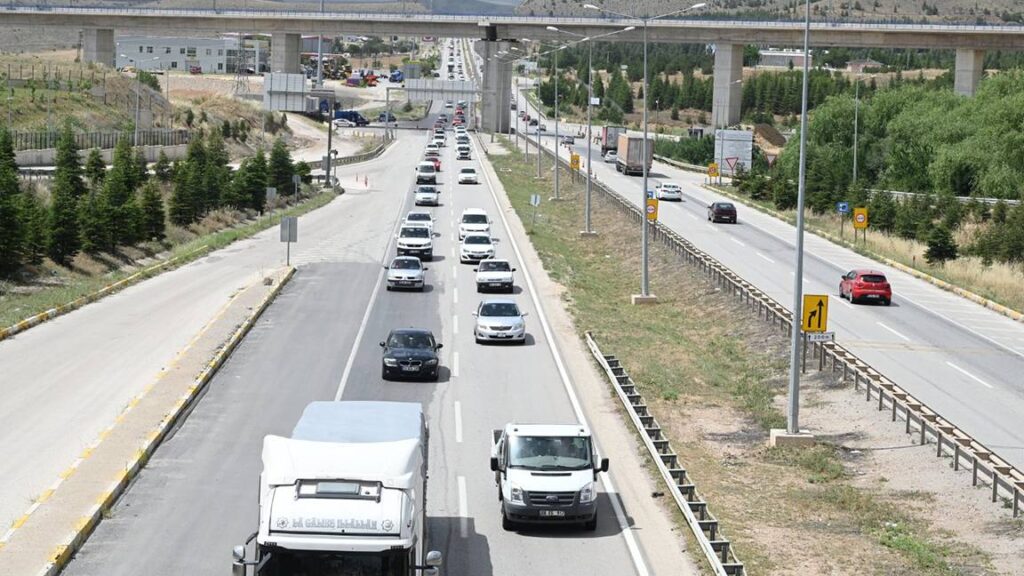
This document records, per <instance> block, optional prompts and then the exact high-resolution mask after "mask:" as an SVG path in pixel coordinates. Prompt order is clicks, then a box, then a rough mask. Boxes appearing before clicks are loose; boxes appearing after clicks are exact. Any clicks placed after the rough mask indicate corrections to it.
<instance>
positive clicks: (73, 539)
mask: <svg viewBox="0 0 1024 576" xmlns="http://www.w3.org/2000/svg"><path fill="white" fill-rule="evenodd" d="M294 274H295V268H288V271H287V272H286V273H285V274H284V276H283V277H282V278H281V280H280V281H278V283H277V286H276V287H275V288H274V289H273V290H272V291H270V293H268V294H267V296H266V297H265V298H264V299H263V302H262V303H261V304H260V305H259V307H257V308H256V309H255V310H253V312H252V314H250V315H249V318H248V319H247V320H246V321H245V322H243V323H242V325H241V326H239V327H238V329H237V330H235V332H234V333H233V334H232V335H231V338H229V339H228V341H227V342H226V343H225V344H224V346H223V347H222V348H221V349H220V351H219V352H217V354H216V355H215V356H214V357H213V359H212V360H210V362H209V363H207V365H206V367H205V368H204V369H203V371H202V372H200V373H199V375H198V376H197V377H196V379H195V381H194V382H193V384H192V386H191V387H189V391H188V392H187V393H186V394H184V395H182V396H181V398H179V399H178V402H177V403H176V404H175V406H174V409H173V410H172V411H171V412H170V413H169V414H167V415H166V416H165V417H164V419H163V420H162V421H161V422H160V424H158V425H157V427H156V428H155V429H153V430H152V431H151V432H150V433H149V434H148V435H147V437H146V442H145V444H144V445H143V446H142V447H140V448H139V449H138V451H137V452H136V453H135V457H134V459H133V460H132V461H131V462H129V463H127V464H126V466H125V469H124V470H123V471H122V472H121V474H120V476H119V477H118V479H117V480H116V481H115V482H114V483H113V484H111V486H110V487H109V488H108V489H106V490H105V491H104V492H103V494H102V495H101V496H100V497H99V498H97V499H96V504H95V505H94V506H93V507H92V509H91V510H90V511H89V513H88V515H86V516H83V517H82V518H81V520H80V521H79V522H78V524H77V525H76V526H75V528H74V531H73V532H72V534H71V535H70V536H69V537H68V538H67V540H66V541H65V542H63V543H62V544H60V545H58V546H57V547H56V548H55V549H54V552H53V555H52V557H51V560H50V563H49V564H48V565H47V566H46V567H45V568H43V569H42V570H40V571H39V572H38V575H37V576H57V575H58V574H60V572H61V571H62V570H63V569H64V568H65V566H67V563H68V562H69V561H70V560H71V557H72V556H73V555H74V553H75V552H77V551H78V549H79V548H80V547H81V546H82V544H84V543H85V541H86V540H87V539H88V537H89V535H90V534H92V531H93V530H94V529H95V528H96V526H97V525H98V524H99V523H100V521H101V520H102V518H103V514H104V513H105V512H106V511H107V510H109V509H110V508H111V506H113V505H114V503H115V502H116V501H117V499H118V498H119V497H120V496H121V494H122V493H123V492H124V490H125V489H126V488H127V487H128V485H129V484H130V483H131V481H132V480H133V479H134V478H135V477H136V476H137V475H138V474H139V472H140V471H141V470H142V468H143V467H144V466H145V465H146V462H148V461H149V458H150V457H151V456H152V455H153V453H154V452H155V451H156V449H157V447H159V446H160V444H161V442H162V441H163V439H164V438H165V437H166V436H167V433H168V432H169V431H170V430H171V429H172V428H173V427H174V425H175V424H177V422H178V420H179V419H180V418H181V416H182V415H183V414H184V413H185V412H186V411H187V410H188V408H190V407H191V405H192V403H193V402H194V401H195V399H196V398H198V396H199V395H200V394H201V393H202V391H203V390H204V389H205V388H206V385H207V384H208V383H209V382H210V380H211V379H212V378H213V376H214V375H215V374H216V373H217V371H218V370H219V369H220V367H221V366H222V365H223V364H224V362H225V361H226V360H227V359H228V358H229V357H230V356H231V353H232V352H234V350H235V348H237V347H238V344H239V343H241V341H242V339H243V338H245V335H246V334H248V333H249V330H250V329H252V327H253V326H254V325H255V324H256V321H257V320H259V318H260V316H262V315H263V312H264V311H265V310H266V309H267V307H269V306H270V303H271V302H273V301H274V299H275V298H276V297H277V295H278V294H279V293H280V292H281V290H282V289H283V288H284V286H285V284H287V283H288V281H289V280H291V278H292V276H293V275H294Z"/></svg>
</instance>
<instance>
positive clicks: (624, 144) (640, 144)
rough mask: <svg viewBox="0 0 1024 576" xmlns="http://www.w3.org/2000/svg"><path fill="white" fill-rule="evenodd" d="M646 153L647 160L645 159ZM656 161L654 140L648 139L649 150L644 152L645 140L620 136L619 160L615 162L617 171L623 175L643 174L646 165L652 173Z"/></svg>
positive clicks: (639, 137)
mask: <svg viewBox="0 0 1024 576" xmlns="http://www.w3.org/2000/svg"><path fill="white" fill-rule="evenodd" d="M644 152H646V158H644V156H645V154H644ZM653 160H654V140H653V139H651V138H648V139H647V149H646V150H644V139H643V137H641V136H628V135H626V134H619V151H618V158H616V160H615V169H616V170H618V171H619V172H622V173H623V174H626V175H630V174H643V173H644V164H645V163H646V164H647V172H648V173H650V171H651V162H652V161H653Z"/></svg>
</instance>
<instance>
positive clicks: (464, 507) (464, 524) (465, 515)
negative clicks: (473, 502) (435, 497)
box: [458, 476, 469, 538]
mask: <svg viewBox="0 0 1024 576" xmlns="http://www.w3.org/2000/svg"><path fill="white" fill-rule="evenodd" d="M458 483H459V536H462V537H463V538H468V537H469V499H468V498H466V477H465V476H459V477H458Z"/></svg>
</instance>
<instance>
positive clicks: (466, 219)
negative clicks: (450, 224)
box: [462, 214, 487, 224]
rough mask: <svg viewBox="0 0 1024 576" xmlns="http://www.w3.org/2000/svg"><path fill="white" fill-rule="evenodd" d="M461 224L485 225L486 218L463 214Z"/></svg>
mask: <svg viewBox="0 0 1024 576" xmlns="http://www.w3.org/2000/svg"><path fill="white" fill-rule="evenodd" d="M462 223H463V224H487V216H486V215H485V214H463V215H462Z"/></svg>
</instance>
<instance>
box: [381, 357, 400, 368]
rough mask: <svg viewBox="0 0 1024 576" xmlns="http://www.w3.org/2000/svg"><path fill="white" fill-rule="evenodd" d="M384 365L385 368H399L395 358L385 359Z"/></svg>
mask: <svg viewBox="0 0 1024 576" xmlns="http://www.w3.org/2000/svg"><path fill="white" fill-rule="evenodd" d="M384 365H385V366H390V367H392V368H394V367H395V366H398V360H396V359H394V358H385V359H384Z"/></svg>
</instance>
